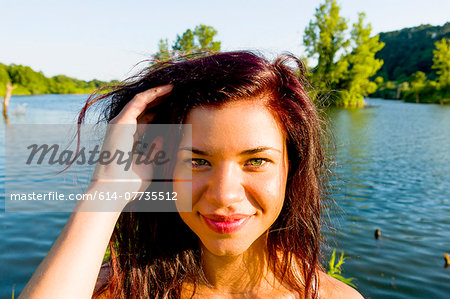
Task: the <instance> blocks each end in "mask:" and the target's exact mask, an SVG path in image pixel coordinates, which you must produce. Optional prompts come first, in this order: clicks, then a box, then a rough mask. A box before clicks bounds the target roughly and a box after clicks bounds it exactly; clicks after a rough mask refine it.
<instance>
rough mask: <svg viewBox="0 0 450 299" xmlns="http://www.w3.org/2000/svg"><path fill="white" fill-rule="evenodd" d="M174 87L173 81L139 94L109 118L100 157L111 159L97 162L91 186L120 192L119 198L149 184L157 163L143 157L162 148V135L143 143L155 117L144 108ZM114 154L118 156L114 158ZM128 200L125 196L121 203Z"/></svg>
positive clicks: (90, 187) (130, 194) (128, 197)
mask: <svg viewBox="0 0 450 299" xmlns="http://www.w3.org/2000/svg"><path fill="white" fill-rule="evenodd" d="M172 88H173V85H163V86H158V87H155V88H151V89H148V90H146V91H144V92H141V93H138V94H136V95H135V96H134V97H133V99H131V101H129V102H128V103H127V104H126V105H125V107H124V108H123V109H122V110H121V112H120V113H119V114H118V115H117V116H116V117H114V118H113V119H112V120H111V121H110V122H109V124H108V128H107V131H106V135H105V139H104V142H103V146H102V149H101V151H100V154H99V157H102V155H104V157H107V158H105V159H103V161H108V162H106V163H105V162H104V163H97V165H96V167H95V171H94V174H93V177H92V180H91V183H90V185H89V188H88V190H93V189H95V190H100V191H102V190H103V191H105V192H106V191H107V192H109V193H110V194H112V193H113V192H117V193H115V194H116V195H118V198H122V199H125V198H126V199H127V200H128V199H130V196H132V195H133V193H132V192H143V191H145V190H146V189H147V188H148V186H149V185H150V182H151V180H152V178H153V170H154V167H153V166H154V164H153V163H148V162H146V163H143V161H144V160H147V161H152V160H153V159H154V157H155V155H156V154H157V153H158V152H159V151H161V149H162V144H163V139H162V137H157V138H156V139H154V140H153V141H152V142H151V143H152V144H151V145H148V144H146V146H145V147H144V146H142V143H143V141H142V140H143V135H144V133H145V131H146V130H147V129H148V126H147V125H146V124H149V123H151V121H152V120H153V117H154V115H151V114H148V113H147V114H146V113H145V112H146V109H147V107H148V105H149V104H150V103H152V102H153V101H154V100H155V99H157V98H159V97H161V96H163V95H166V94H168V93H169V92H170V91H171V90H172ZM114 156H115V157H116V158H115V159H113V158H112V157H114ZM119 158H121V159H120V162H119ZM91 192H92V191H91ZM125 193H127V194H125ZM134 194H137V193H134ZM127 202H128V201H126V200H122V201H121V204H123V205H125V204H126V203H127Z"/></svg>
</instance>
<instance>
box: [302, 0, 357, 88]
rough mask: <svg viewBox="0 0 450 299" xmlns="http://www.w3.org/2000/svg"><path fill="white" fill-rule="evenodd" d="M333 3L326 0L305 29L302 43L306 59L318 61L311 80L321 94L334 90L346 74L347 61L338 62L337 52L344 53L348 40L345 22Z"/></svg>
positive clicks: (330, 0) (338, 8) (331, 0)
mask: <svg viewBox="0 0 450 299" xmlns="http://www.w3.org/2000/svg"><path fill="white" fill-rule="evenodd" d="M339 11H340V7H339V6H338V5H337V3H336V1H335V0H325V3H323V4H321V5H320V6H319V7H318V8H317V9H316V12H315V14H314V18H313V20H311V21H310V22H309V25H308V26H307V27H306V29H305V34H304V36H303V43H304V45H305V47H306V53H307V56H308V58H314V59H317V65H316V67H315V68H314V69H313V72H312V81H313V83H314V85H315V86H316V87H317V88H318V89H319V90H320V91H323V92H324V91H327V90H329V89H334V88H335V87H336V86H337V83H338V82H339V81H340V80H341V79H342V78H343V76H344V74H345V73H346V71H347V66H348V62H347V61H345V60H339V57H338V52H339V51H345V50H346V48H347V47H348V45H349V41H348V40H347V39H346V37H345V30H347V21H346V20H345V19H344V18H343V17H341V16H340V15H339Z"/></svg>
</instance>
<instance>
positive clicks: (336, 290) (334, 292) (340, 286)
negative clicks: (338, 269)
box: [319, 271, 363, 299]
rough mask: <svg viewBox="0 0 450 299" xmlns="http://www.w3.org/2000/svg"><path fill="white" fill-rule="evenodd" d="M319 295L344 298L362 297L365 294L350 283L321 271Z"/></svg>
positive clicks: (321, 296) (322, 297)
mask: <svg viewBox="0 0 450 299" xmlns="http://www.w3.org/2000/svg"><path fill="white" fill-rule="evenodd" d="M319 282H320V283H319V297H320V298H321V299H326V298H336V299H339V298H342V299H361V298H363V296H361V294H360V293H359V292H358V291H357V290H355V289H354V288H352V287H351V286H349V285H346V284H345V283H343V282H342V281H339V280H337V279H336V278H334V277H331V276H329V275H328V274H326V273H324V272H322V271H319Z"/></svg>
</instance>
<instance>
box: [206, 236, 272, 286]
mask: <svg viewBox="0 0 450 299" xmlns="http://www.w3.org/2000/svg"><path fill="white" fill-rule="evenodd" d="M202 266H203V270H204V272H205V275H206V278H207V279H208V282H209V283H210V284H211V285H212V287H213V291H216V292H220V293H228V294H238V293H248V292H252V291H257V290H260V289H261V288H262V289H265V288H267V287H268V285H269V284H271V285H274V283H275V278H274V275H273V274H272V271H270V269H269V267H268V257H267V246H266V237H265V236H261V237H260V238H259V239H258V240H256V241H255V242H254V243H253V244H252V246H251V247H250V248H249V249H248V250H246V251H245V252H244V253H242V254H240V255H236V256H217V255H214V254H212V253H211V252H209V251H208V250H207V249H206V248H204V247H203V253H202Z"/></svg>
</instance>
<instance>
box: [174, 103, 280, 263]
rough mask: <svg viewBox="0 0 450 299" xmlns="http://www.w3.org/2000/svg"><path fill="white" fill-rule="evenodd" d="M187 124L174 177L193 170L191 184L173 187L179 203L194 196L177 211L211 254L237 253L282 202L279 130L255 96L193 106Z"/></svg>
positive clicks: (264, 226)
mask: <svg viewBox="0 0 450 299" xmlns="http://www.w3.org/2000/svg"><path fill="white" fill-rule="evenodd" d="M186 123H187V124H191V125H192V135H191V134H190V133H187V134H185V136H184V137H183V139H182V141H181V143H180V146H179V151H178V160H177V165H176V167H175V177H174V178H175V179H177V178H183V177H186V176H187V175H189V174H190V173H191V172H192V185H191V184H190V183H189V184H187V183H182V182H178V183H177V182H176V183H174V191H175V192H177V193H178V201H177V206H178V207H180V205H183V198H184V199H188V198H191V197H192V212H181V213H180V216H181V218H182V219H183V221H184V222H185V223H186V224H187V225H188V226H189V227H190V228H191V229H192V230H193V231H194V232H195V233H196V234H197V236H198V237H199V238H200V240H201V242H202V244H203V246H204V247H205V248H206V249H207V250H209V251H210V252H211V253H212V254H214V255H218V256H224V255H237V254H241V253H243V252H245V251H246V250H247V249H248V248H249V247H250V246H251V245H252V244H253V243H254V241H255V240H257V239H258V238H259V237H261V235H263V234H264V232H266V231H267V229H268V228H269V227H270V226H271V225H272V224H273V223H274V221H275V220H276V219H277V217H278V215H279V213H280V211H281V208H282V206H283V202H284V196H285V188H286V178H287V172H288V159H287V150H286V144H285V137H284V134H283V131H282V130H281V128H280V126H279V124H278V123H277V121H276V120H275V118H274V117H273V116H272V114H271V112H270V111H269V110H268V109H267V108H265V106H264V105H262V104H261V103H258V102H256V101H254V100H242V101H237V102H233V103H229V104H226V105H224V106H221V107H219V108H215V107H199V108H195V109H193V110H192V111H191V112H190V113H189V114H188V116H187V120H186ZM185 202H187V201H185ZM179 210H180V208H179Z"/></svg>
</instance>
